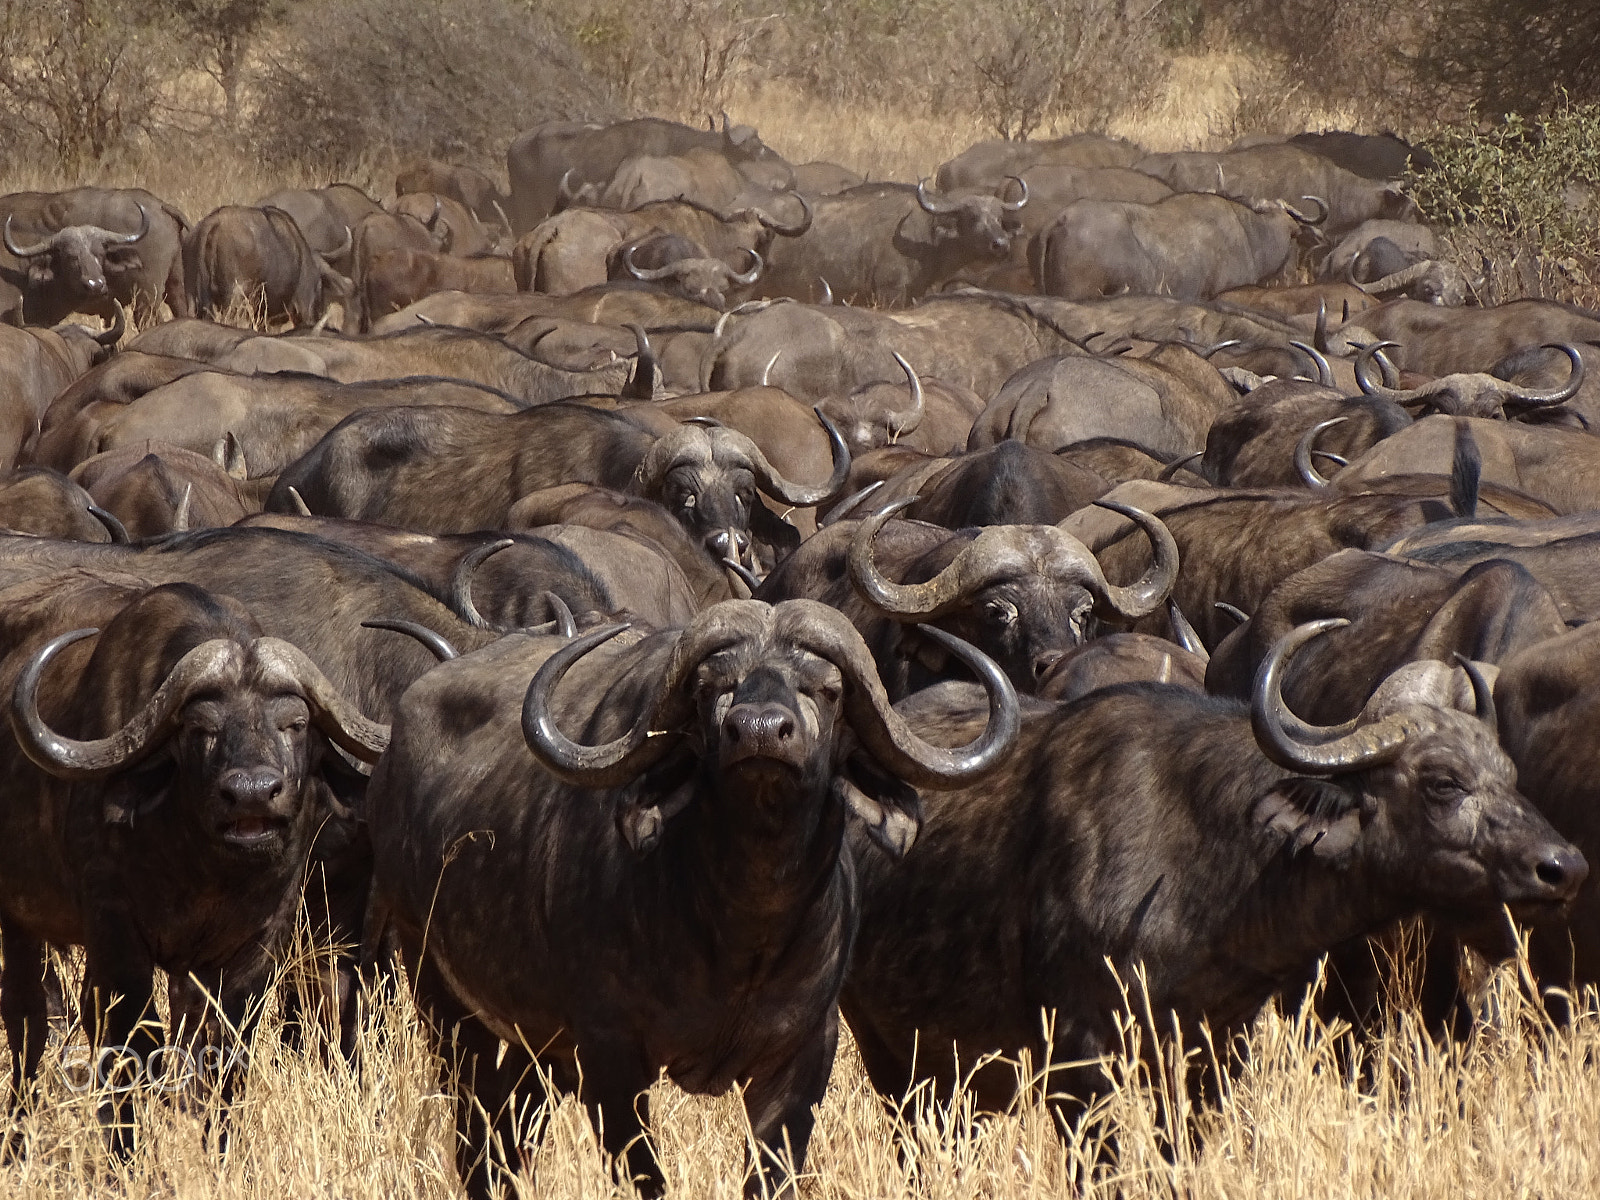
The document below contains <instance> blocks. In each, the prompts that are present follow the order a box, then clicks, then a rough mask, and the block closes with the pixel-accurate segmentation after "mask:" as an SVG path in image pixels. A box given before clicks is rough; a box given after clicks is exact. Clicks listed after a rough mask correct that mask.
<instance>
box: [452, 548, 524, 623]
mask: <svg viewBox="0 0 1600 1200" xmlns="http://www.w3.org/2000/svg"><path fill="white" fill-rule="evenodd" d="M514 545H516V539H515V538H501V539H500V540H499V541H496V542H485V543H484V544H483V545H481V546H474V547H473V548H472V549H471V550H469V551H467V552H466V553H465V554H463V555H462V556H461V561H460V562H458V563H456V569H455V571H454V573H453V574H452V575H451V576H450V607H451V608H452V609H454V610H455V614H456V616H458V617H460V618H461V619H462V620H463V621H465V622H466V623H467V624H468V625H471V626H472V627H473V628H474V629H493V628H494V626H492V625H490V624H489V622H488V621H486V620H484V619H483V614H482V613H480V612H479V611H478V606H477V605H476V604H474V603H473V602H472V577H473V575H474V574H476V573H477V570H478V568H479V567H481V566H482V565H483V563H484V560H485V559H488V558H490V557H491V556H493V555H496V554H499V553H500V551H502V550H504V549H505V548H506V547H507V546H514Z"/></svg>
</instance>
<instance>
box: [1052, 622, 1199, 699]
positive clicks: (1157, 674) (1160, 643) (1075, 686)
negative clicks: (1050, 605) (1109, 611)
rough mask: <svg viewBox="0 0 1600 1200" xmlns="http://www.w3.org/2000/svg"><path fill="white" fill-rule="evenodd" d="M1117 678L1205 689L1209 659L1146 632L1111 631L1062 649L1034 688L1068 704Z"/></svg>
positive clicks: (1110, 685)
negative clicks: (1069, 648)
mask: <svg viewBox="0 0 1600 1200" xmlns="http://www.w3.org/2000/svg"><path fill="white" fill-rule="evenodd" d="M1119 683H1168V684H1171V685H1173V686H1174V687H1181V688H1187V689H1188V690H1189V691H1191V692H1204V691H1205V690H1206V660H1205V658H1204V657H1202V655H1201V654H1197V653H1195V652H1194V651H1192V650H1186V649H1184V648H1183V647H1182V646H1178V645H1175V644H1174V643H1172V642H1169V641H1167V640H1166V639H1165V638H1158V637H1152V636H1150V635H1149V634H1147V633H1108V634H1106V635H1104V636H1103V637H1097V638H1094V639H1093V640H1092V641H1088V642H1084V643H1083V644H1082V645H1081V646H1074V647H1073V648H1072V649H1071V650H1069V651H1067V652H1066V653H1065V654H1063V655H1062V656H1061V657H1060V658H1058V659H1057V660H1056V662H1055V664H1054V665H1053V666H1052V667H1051V668H1050V670H1049V671H1048V672H1047V673H1046V675H1045V677H1044V678H1043V679H1041V680H1040V681H1039V685H1038V687H1037V688H1036V689H1035V691H1036V694H1037V695H1038V696H1039V697H1040V698H1041V699H1045V700H1059V701H1061V702H1062V703H1063V704H1065V703H1070V702H1071V701H1073V700H1078V699H1081V698H1082V697H1084V696H1087V695H1088V694H1089V693H1090V692H1097V691H1099V690H1100V689H1101V688H1107V687H1112V686H1113V685H1115V684H1119Z"/></svg>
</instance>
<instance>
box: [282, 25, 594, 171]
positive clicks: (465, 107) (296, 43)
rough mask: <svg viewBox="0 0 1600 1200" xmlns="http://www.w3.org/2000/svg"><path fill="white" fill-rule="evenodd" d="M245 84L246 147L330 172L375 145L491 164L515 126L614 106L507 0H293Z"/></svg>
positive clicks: (551, 33)
mask: <svg viewBox="0 0 1600 1200" xmlns="http://www.w3.org/2000/svg"><path fill="white" fill-rule="evenodd" d="M254 91H255V104H254V108H255V115H254V119H253V121H252V123H251V134H252V139H253V142H252V144H253V146H254V148H255V149H256V151H257V152H258V153H259V154H261V155H262V156H263V157H265V158H266V159H268V160H269V161H272V162H275V163H279V164H285V163H304V164H314V165H315V166H317V167H319V168H322V169H324V170H327V171H335V172H342V171H344V170H347V169H348V168H349V167H350V166H351V165H352V164H354V163H356V162H358V161H359V160H360V159H361V158H362V157H363V156H366V155H371V154H372V153H373V151H374V150H381V151H392V152H399V153H415V154H426V155H432V156H435V157H440V158H448V159H453V160H458V161H465V162H469V163H475V164H490V163H497V162H499V161H500V160H501V158H502V156H503V155H504V153H505V147H506V143H507V142H509V141H510V139H511V136H512V135H513V134H514V133H515V132H516V131H517V130H519V129H525V128H527V127H528V126H529V125H533V124H535V123H537V122H539V121H543V120H549V119H552V118H577V119H589V118H595V117H603V116H608V115H611V114H612V111H613V110H612V107H611V103H610V100H609V98H608V97H607V96H606V94H605V92H604V89H603V88H602V87H600V86H599V85H598V84H597V83H596V81H595V80H594V78H593V77H592V76H591V75H589V74H588V72H586V71H585V70H584V67H583V63H582V61H581V60H580V58H579V56H578V54H577V52H576V51H575V50H574V49H573V48H572V46H571V45H570V44H569V43H568V42H567V40H566V38H565V37H564V36H563V35H562V34H561V32H560V31H559V30H558V29H556V27H555V26H554V25H553V24H552V23H551V22H550V21H549V20H547V19H546V18H544V17H542V16H540V15H537V14H536V13H535V12H534V11H533V10H531V9H530V8H529V7H527V6H525V5H521V4H518V3H516V2H515V0H480V2H479V3H475V4H473V5H472V6H471V8H470V9H463V7H462V6H461V5H460V4H459V3H456V2H455V0H407V2H406V3H404V4H398V5H397V4H390V3H388V2H387V0H329V2H328V3H319V4H310V5H304V6H301V7H300V8H298V9H297V10H296V11H295V14H294V16H293V17H292V19H291V20H290V22H289V24H288V26H287V27H286V28H285V29H284V30H283V32H282V34H281V35H280V36H279V37H278V38H277V39H275V45H274V46H273V48H272V49H271V51H270V53H268V54H267V55H266V56H265V62H264V65H263V69H262V72H261V78H260V80H259V82H258V83H257V85H256V87H255V89H254Z"/></svg>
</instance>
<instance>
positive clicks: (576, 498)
mask: <svg viewBox="0 0 1600 1200" xmlns="http://www.w3.org/2000/svg"><path fill="white" fill-rule="evenodd" d="M556 527H562V532H561V533H556V532H555V529H556ZM506 528H507V529H508V530H519V529H520V530H526V531H528V532H534V531H537V532H540V533H541V534H543V535H544V536H546V537H560V538H563V539H567V538H571V537H572V534H571V532H570V531H571V530H572V529H574V528H587V529H593V530H595V531H596V532H603V533H610V534H615V535H617V536H619V537H626V538H629V539H630V540H632V541H634V542H636V543H638V544H640V545H642V546H644V547H646V548H647V549H650V550H652V551H656V552H659V553H660V554H662V555H663V556H665V557H666V558H667V559H668V560H669V561H670V562H671V563H672V564H673V566H674V567H676V569H677V571H678V572H679V573H680V574H681V575H682V577H683V579H684V581H685V583H686V585H687V586H688V588H689V589H690V594H691V595H692V596H693V597H694V607H695V609H696V610H698V609H701V608H707V607H709V606H710V605H713V604H715V603H717V602H718V601H720V600H730V599H733V593H732V591H731V590H730V588H729V579H728V572H727V569H726V568H725V567H724V566H723V564H722V563H721V562H720V561H718V560H716V559H713V558H712V557H711V554H710V552H709V551H708V550H707V549H706V547H705V546H704V545H703V544H702V543H700V542H697V541H695V540H694V538H692V537H691V536H690V535H689V531H688V530H687V529H685V528H684V527H683V525H682V524H681V523H680V522H679V521H678V520H676V519H675V518H674V517H673V515H672V514H671V513H669V512H668V511H667V510H666V509H665V508H663V507H661V505H659V504H656V503H655V502H653V501H650V500H646V499H645V498H644V497H642V496H630V495H628V494H626V493H624V492H619V491H613V490H612V489H610V488H603V487H596V486H595V485H593V484H588V483H568V484H562V485H561V486H559V487H552V488H544V489H542V490H540V491H537V492H530V493H529V494H528V495H526V496H524V497H522V499H520V500H518V501H517V502H516V503H515V504H513V505H512V506H511V509H510V511H509V512H508V513H507V514H506ZM671 574H672V573H671V572H670V571H669V572H667V573H666V575H665V576H664V577H663V581H669V580H670V576H671ZM632 583H633V585H634V586H635V587H640V586H646V581H645V580H642V579H639V580H633V581H632ZM671 604H672V602H671V600H666V602H665V603H664V604H662V605H660V607H663V608H665V607H670V606H671ZM634 611H635V612H638V613H639V614H640V615H641V616H643V615H644V610H643V609H641V608H640V607H638V606H637V605H636V606H634ZM671 624H687V621H681V622H659V623H657V627H658V628H667V627H668V626H669V625H671Z"/></svg>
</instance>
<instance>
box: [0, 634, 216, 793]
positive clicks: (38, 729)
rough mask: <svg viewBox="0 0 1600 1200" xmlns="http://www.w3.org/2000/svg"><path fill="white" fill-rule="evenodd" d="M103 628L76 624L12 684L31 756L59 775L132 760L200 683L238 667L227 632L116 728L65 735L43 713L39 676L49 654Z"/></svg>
mask: <svg viewBox="0 0 1600 1200" xmlns="http://www.w3.org/2000/svg"><path fill="white" fill-rule="evenodd" d="M99 632H100V631H99V630H98V629H74V630H73V631H72V632H71V633H64V634H62V635H61V636H60V637H57V638H53V639H51V640H50V641H49V642H46V643H45V644H44V646H42V647H41V648H40V649H39V651H38V652H37V653H36V654H34V656H33V657H32V658H30V659H29V660H28V663H27V665H26V666H25V667H24V668H23V669H22V674H21V675H19V676H18V677H17V682H16V686H15V687H13V688H12V689H11V728H12V731H13V732H14V733H15V734H16V737H17V744H18V745H19V746H21V747H22V752H23V753H24V754H26V755H27V756H28V758H29V760H30V761H32V762H33V764H34V765H35V766H37V767H39V768H40V769H41V770H43V771H47V772H49V773H50V774H51V775H54V776H56V777H57V778H59V779H98V778H101V777H103V776H106V775H109V774H110V773H111V772H113V771H118V770H121V769H122V768H124V767H127V766H130V765H132V764H134V763H136V762H138V761H139V760H140V759H142V758H143V757H144V756H145V755H147V754H148V753H150V751H151V750H153V749H155V747H156V746H158V745H159V744H160V743H161V742H162V741H163V740H165V738H166V735H167V734H169V733H171V732H172V730H173V729H174V728H176V726H177V717H178V710H179V709H180V708H182V707H183V703H184V701H185V700H187V699H188V697H189V695H190V694H191V693H192V692H193V691H194V690H195V689H196V688H197V687H199V686H201V685H203V684H209V683H210V682H211V681H212V680H213V679H219V678H221V677H223V676H225V675H227V674H228V673H229V670H230V668H233V669H237V667H238V665H239V661H240V659H241V657H242V654H243V651H242V648H241V647H240V646H239V645H238V643H236V642H232V641H229V640H227V639H226V638H213V639H211V640H210V641H206V642H202V643H201V644H200V645H198V646H196V647H194V648H193V649H192V650H190V651H189V652H188V653H187V654H185V655H184V656H183V657H182V658H180V659H179V660H178V662H177V664H176V665H175V666H174V667H173V668H172V670H171V672H170V673H169V674H168V675H167V677H166V679H164V680H162V682H161V686H160V687H158V688H157V689H156V691H155V695H153V696H151V697H150V699H149V700H148V701H146V702H145V704H144V707H142V708H141V709H139V711H138V712H136V713H134V714H133V716H132V717H130V718H129V719H128V721H127V723H126V724H125V725H123V726H122V728H121V729H119V730H117V731H116V732H115V733H112V734H109V735H108V736H106V737H103V738H95V739H94V740H92V741H83V742H80V741H77V740H75V739H73V738H69V737H65V736H63V735H62V734H59V733H57V732H56V731H55V730H53V729H51V728H50V726H48V725H47V724H45V721H44V718H43V717H42V716H40V714H39V680H40V678H41V677H42V676H43V675H44V671H45V668H46V667H47V666H49V665H50V660H51V659H52V658H54V657H55V656H56V655H57V654H58V653H60V652H61V651H62V650H64V649H65V648H66V647H68V646H70V645H72V643H74V642H81V641H82V640H83V639H84V638H88V637H93V636H94V635H95V634H97V633H99Z"/></svg>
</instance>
